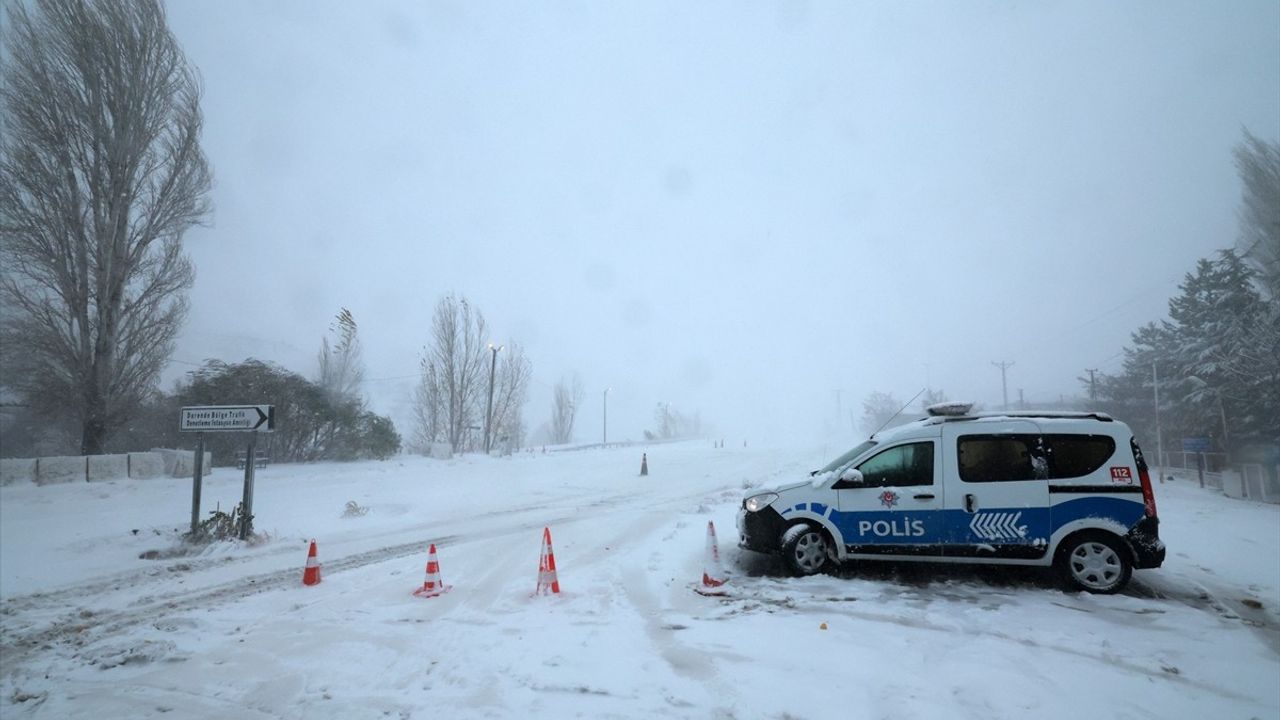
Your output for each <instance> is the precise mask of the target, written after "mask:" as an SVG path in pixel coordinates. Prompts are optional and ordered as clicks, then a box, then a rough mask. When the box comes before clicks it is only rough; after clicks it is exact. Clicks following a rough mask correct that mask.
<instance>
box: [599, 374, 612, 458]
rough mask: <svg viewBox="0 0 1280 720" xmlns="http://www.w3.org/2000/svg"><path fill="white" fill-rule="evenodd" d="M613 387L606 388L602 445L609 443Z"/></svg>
mask: <svg viewBox="0 0 1280 720" xmlns="http://www.w3.org/2000/svg"><path fill="white" fill-rule="evenodd" d="M611 389H612V388H605V389H604V441H603V442H602V443H601V444H602V445H608V444H609V391H610V390H611Z"/></svg>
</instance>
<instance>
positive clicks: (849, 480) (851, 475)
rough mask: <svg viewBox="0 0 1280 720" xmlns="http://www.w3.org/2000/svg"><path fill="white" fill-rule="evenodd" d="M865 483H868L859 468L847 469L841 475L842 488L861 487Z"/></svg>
mask: <svg viewBox="0 0 1280 720" xmlns="http://www.w3.org/2000/svg"><path fill="white" fill-rule="evenodd" d="M864 482H866V478H864V477H862V471H861V470H859V469H857V468H852V467H851V468H845V469H844V472H842V473H840V485H841V486H842V487H849V486H851V485H861V484H863V483H864Z"/></svg>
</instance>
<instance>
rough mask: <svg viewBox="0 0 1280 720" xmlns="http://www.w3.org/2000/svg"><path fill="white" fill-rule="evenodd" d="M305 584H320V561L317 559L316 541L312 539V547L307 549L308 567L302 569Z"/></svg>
mask: <svg viewBox="0 0 1280 720" xmlns="http://www.w3.org/2000/svg"><path fill="white" fill-rule="evenodd" d="M302 584H303V585H319V584H320V561H319V560H318V559H316V541H315V540H312V541H311V549H310V550H308V551H307V569H306V570H303V571H302Z"/></svg>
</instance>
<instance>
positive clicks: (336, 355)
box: [317, 308, 364, 406]
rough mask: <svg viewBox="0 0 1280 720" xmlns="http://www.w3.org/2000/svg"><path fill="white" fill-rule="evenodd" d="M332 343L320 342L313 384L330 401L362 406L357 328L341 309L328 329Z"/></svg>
mask: <svg viewBox="0 0 1280 720" xmlns="http://www.w3.org/2000/svg"><path fill="white" fill-rule="evenodd" d="M329 333H330V334H332V335H333V336H334V343H333V344H332V345H330V344H329V338H327V337H326V338H322V339H321V340H320V354H319V356H318V360H319V365H320V377H319V378H318V380H317V384H319V385H320V388H321V389H322V390H324V392H325V394H326V395H327V396H328V397H329V399H330V400H333V401H338V402H355V403H356V404H358V405H360V406H363V405H364V398H363V397H362V396H361V394H360V385H361V383H363V382H364V361H363V359H362V357H361V351H360V336H359V327H358V326H357V325H356V319H355V317H354V316H352V315H351V311H350V310H348V309H346V308H342V310H341V312H339V313H338V314H337V315H336V316H335V317H334V324H333V325H331V326H330V327H329Z"/></svg>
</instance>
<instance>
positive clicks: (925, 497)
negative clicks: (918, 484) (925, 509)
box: [912, 493, 933, 500]
mask: <svg viewBox="0 0 1280 720" xmlns="http://www.w3.org/2000/svg"><path fill="white" fill-rule="evenodd" d="M912 497H914V498H915V499H917V500H932V499H933V493H925V494H923V495H912Z"/></svg>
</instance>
